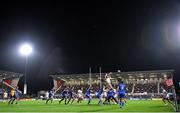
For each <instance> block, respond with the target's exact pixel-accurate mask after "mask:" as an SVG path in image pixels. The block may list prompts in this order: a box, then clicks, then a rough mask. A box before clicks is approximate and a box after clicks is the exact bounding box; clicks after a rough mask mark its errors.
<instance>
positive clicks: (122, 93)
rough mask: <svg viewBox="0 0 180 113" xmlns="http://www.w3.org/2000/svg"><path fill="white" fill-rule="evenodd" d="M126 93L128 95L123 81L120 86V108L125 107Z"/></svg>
mask: <svg viewBox="0 0 180 113" xmlns="http://www.w3.org/2000/svg"><path fill="white" fill-rule="evenodd" d="M125 93H126V85H125V84H124V83H123V81H121V82H120V83H119V86H118V100H119V105H120V108H123V107H124V103H125V101H124V99H125Z"/></svg>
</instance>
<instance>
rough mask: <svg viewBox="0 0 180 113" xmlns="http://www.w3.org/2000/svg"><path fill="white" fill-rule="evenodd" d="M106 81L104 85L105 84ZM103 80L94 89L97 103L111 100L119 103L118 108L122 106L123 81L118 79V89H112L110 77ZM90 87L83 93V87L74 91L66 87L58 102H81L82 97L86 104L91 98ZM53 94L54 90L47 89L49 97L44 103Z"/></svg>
mask: <svg viewBox="0 0 180 113" xmlns="http://www.w3.org/2000/svg"><path fill="white" fill-rule="evenodd" d="M105 82H106V85H105ZM105 82H103V83H102V85H101V86H100V88H99V89H98V91H96V93H95V96H96V98H98V100H99V101H98V104H99V105H102V104H110V102H113V103H115V104H118V103H119V106H120V108H123V107H124V105H125V104H124V103H125V102H126V101H125V94H126V85H125V84H124V83H123V81H119V84H118V89H117V91H116V89H114V88H113V87H112V85H111V83H110V79H109V77H108V76H105ZM92 92H93V91H92V88H91V86H89V88H87V89H86V91H85V94H84V93H83V88H79V89H78V91H77V92H75V90H74V88H73V87H72V88H70V87H66V88H64V89H63V90H62V92H61V99H60V100H59V104H60V103H61V102H62V101H64V102H65V103H64V104H69V103H71V104H72V103H73V102H74V101H75V100H77V103H81V102H82V101H83V100H84V98H86V99H87V100H88V103H87V104H90V103H91V100H92ZM53 96H54V90H51V91H49V97H48V99H47V100H46V104H47V103H48V102H49V101H51V103H52V101H53Z"/></svg>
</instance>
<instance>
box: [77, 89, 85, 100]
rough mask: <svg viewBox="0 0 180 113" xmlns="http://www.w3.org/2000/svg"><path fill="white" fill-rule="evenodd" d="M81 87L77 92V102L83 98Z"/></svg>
mask: <svg viewBox="0 0 180 113" xmlns="http://www.w3.org/2000/svg"><path fill="white" fill-rule="evenodd" d="M82 90H83V89H82V88H80V89H79V90H78V92H77V95H78V100H77V102H78V103H80V102H81V101H82V100H83V99H84V97H83V91H82Z"/></svg>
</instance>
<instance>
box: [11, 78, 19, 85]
mask: <svg viewBox="0 0 180 113" xmlns="http://www.w3.org/2000/svg"><path fill="white" fill-rule="evenodd" d="M18 82H19V78H14V79H12V80H11V85H12V86H14V87H15V86H17V85H18Z"/></svg>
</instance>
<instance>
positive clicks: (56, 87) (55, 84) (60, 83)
mask: <svg viewBox="0 0 180 113" xmlns="http://www.w3.org/2000/svg"><path fill="white" fill-rule="evenodd" d="M53 81H54V89H58V88H59V87H60V86H61V85H62V82H61V80H55V79H54V80H53Z"/></svg>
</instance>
